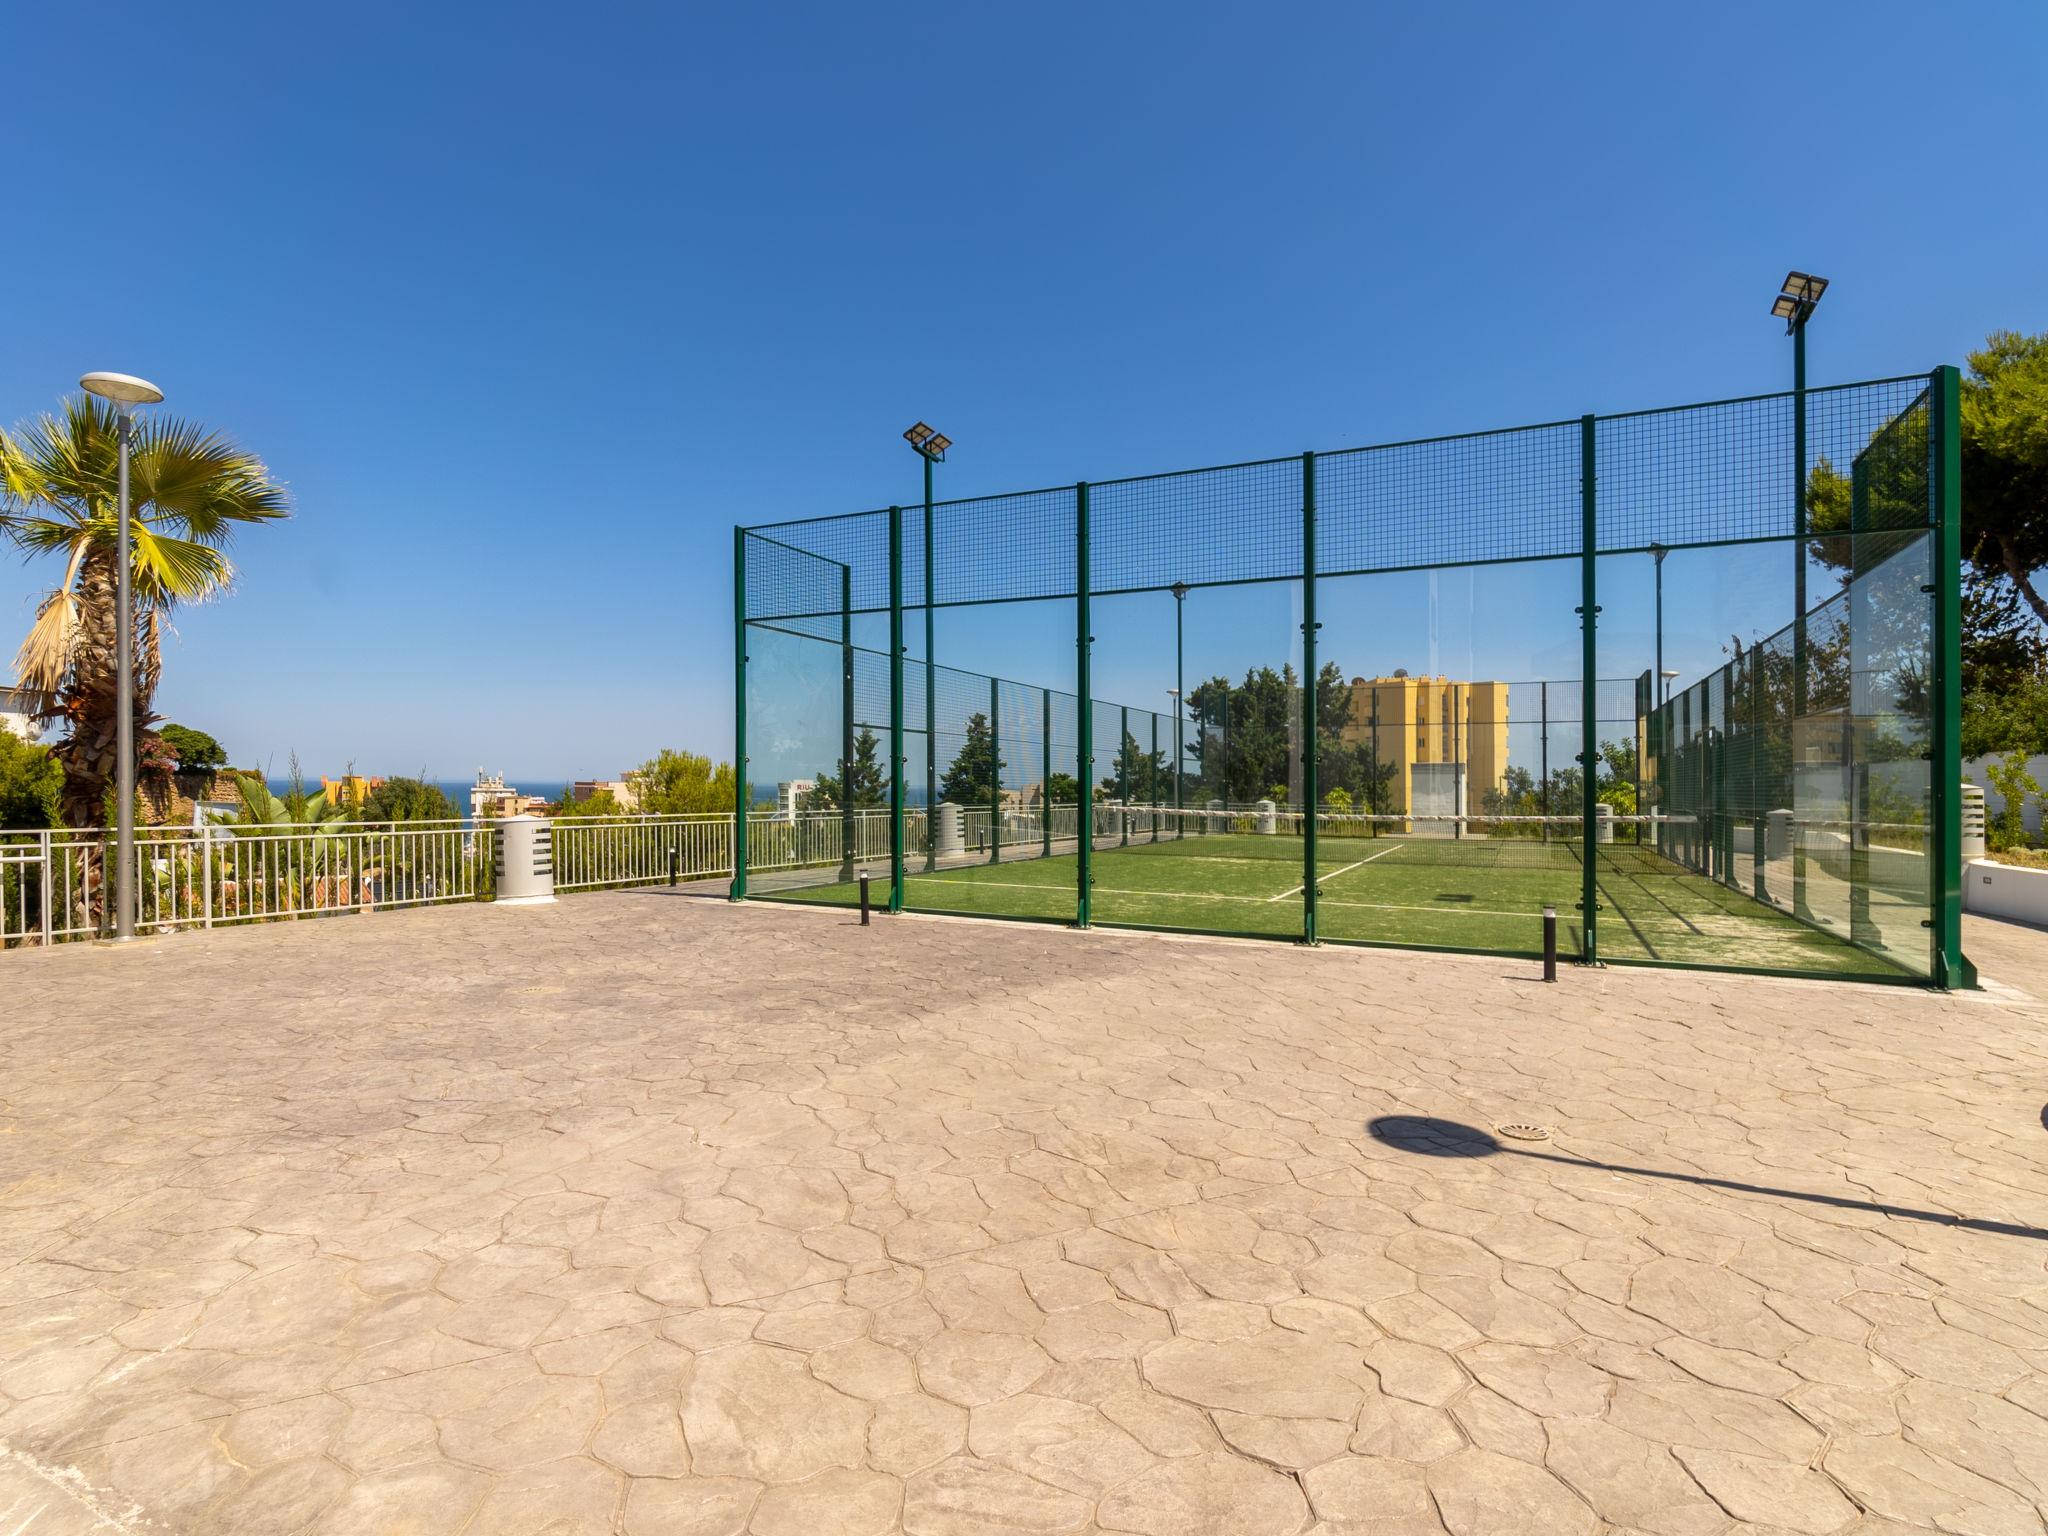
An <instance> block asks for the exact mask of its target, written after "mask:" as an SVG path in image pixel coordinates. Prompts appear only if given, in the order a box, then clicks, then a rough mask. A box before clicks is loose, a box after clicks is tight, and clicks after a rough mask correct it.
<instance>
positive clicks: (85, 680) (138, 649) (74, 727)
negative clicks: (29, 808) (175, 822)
mask: <svg viewBox="0 0 2048 1536" xmlns="http://www.w3.org/2000/svg"><path fill="white" fill-rule="evenodd" d="M116 585H117V583H116V580H115V567H114V561H113V559H112V557H111V556H110V555H107V554H104V553H101V552H99V551H94V552H93V553H91V554H89V555H87V556H86V558H85V563H84V565H83V566H82V567H81V568H80V570H79V573H78V628H77V631H76V632H75V633H74V634H73V636H72V642H71V668H70V672H69V673H68V675H67V676H66V678H65V680H64V688H63V692H62V693H61V695H60V696H59V701H58V707H59V711H60V714H61V716H62V718H63V719H64V721H65V724H66V727H67V729H66V734H65V737H64V739H63V740H62V741H60V742H59V743H58V744H57V757H58V759H59V760H60V761H61V762H62V763H63V764H64V797H63V813H64V819H65V821H66V822H67V823H69V824H70V825H71V826H74V827H100V826H105V825H107V824H108V822H109V821H110V820H111V819H112V817H111V812H112V806H111V804H110V802H109V800H108V795H109V794H110V793H111V791H112V790H113V788H114V784H115V782H116V779H117V777H118V771H119V765H120V754H119V741H120V737H119V725H120V713H119V701H118V698H117V694H118V691H119V690H118V682H119V676H118V672H117V670H116V655H115V652H116V644H115V636H116V635H117V634H118V633H119V630H118V629H117V628H116V622H115V611H114V610H115V604H116V602H117V598H118V593H117V591H116ZM135 661H136V665H135V698H134V704H133V709H134V721H135V751H136V758H137V775H136V778H137V787H138V788H139V789H140V790H141V791H142V793H143V795H144V797H145V799H147V800H149V801H151V802H153V803H155V804H157V805H158V806H162V805H165V804H167V803H168V799H167V790H168V787H169V786H168V782H164V783H159V782H158V781H159V780H164V781H167V780H168V768H169V759H168V754H167V752H166V749H165V748H164V745H163V742H162V740H161V739H160V738H159V737H158V736H157V734H156V733H155V732H154V731H152V730H150V729H149V726H150V724H151V723H152V722H153V721H154V720H155V718H156V717H155V715H153V714H152V713H151V712H150V707H149V706H150V700H151V697H152V696H153V695H154V693H155V692H156V681H157V677H158V675H159V673H160V672H161V670H162V659H161V651H160V649H159V647H158V643H157V624H156V620H155V616H154V615H144V616H142V617H141V619H140V620H139V621H138V622H137V624H136V626H135Z"/></svg>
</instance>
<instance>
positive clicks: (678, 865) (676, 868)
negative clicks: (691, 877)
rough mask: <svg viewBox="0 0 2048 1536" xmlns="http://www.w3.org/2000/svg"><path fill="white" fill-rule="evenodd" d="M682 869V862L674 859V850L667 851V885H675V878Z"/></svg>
mask: <svg viewBox="0 0 2048 1536" xmlns="http://www.w3.org/2000/svg"><path fill="white" fill-rule="evenodd" d="M682 868H683V861H682V860H681V859H679V858H677V857H676V851H675V849H673V848H671V849H669V851H668V883H669V884H670V885H674V884H675V883H676V876H677V875H679V874H680V873H682Z"/></svg>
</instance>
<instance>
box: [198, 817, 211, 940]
mask: <svg viewBox="0 0 2048 1536" xmlns="http://www.w3.org/2000/svg"><path fill="white" fill-rule="evenodd" d="M199 911H200V914H201V915H200V922H201V923H202V924H203V925H204V926H206V927H208V928H211V927H212V926H213V823H212V822H210V821H201V822H200V823H199Z"/></svg>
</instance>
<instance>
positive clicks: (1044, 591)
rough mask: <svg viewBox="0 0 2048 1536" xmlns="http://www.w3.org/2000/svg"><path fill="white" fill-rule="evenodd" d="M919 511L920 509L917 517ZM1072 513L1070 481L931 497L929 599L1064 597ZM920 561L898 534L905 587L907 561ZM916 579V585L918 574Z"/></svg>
mask: <svg viewBox="0 0 2048 1536" xmlns="http://www.w3.org/2000/svg"><path fill="white" fill-rule="evenodd" d="M923 515H924V513H923V509H922V508H920V509H919V511H918V518H917V520H918V521H922V519H923ZM1077 515H1078V514H1077V513H1076V510H1075V492H1074V490H1073V488H1072V487H1071V486H1069V487H1064V488H1061V489H1056V490H1049V491H1022V492H1019V493H1016V494H1014V495H1008V496H984V497H979V498H977V499H975V500H971V501H944V502H940V503H938V505H936V506H935V507H933V508H932V532H933V553H932V591H933V597H934V600H935V601H936V602H937V603H938V604H940V605H941V606H946V605H950V604H955V603H993V602H1006V601H1011V600H1014V599H1018V598H1046V597H1072V596H1073V595H1074V549H1075V535H1076V530H1077V527H1078V523H1077ZM923 559H924V554H923V551H922V550H921V549H916V548H913V546H912V544H911V542H910V540H909V538H908V537H907V536H906V537H905V539H904V555H903V560H904V565H905V568H906V569H905V573H904V587H905V590H906V592H907V591H908V590H909V589H910V587H911V586H912V582H911V581H910V573H909V570H908V567H909V566H910V565H911V564H912V563H913V561H915V562H917V563H919V564H920V566H921V564H922V561H923ZM916 585H918V586H920V587H921V586H922V577H921V576H920V578H919V580H918V582H917V583H916ZM904 601H905V602H906V603H907V602H908V601H909V599H908V598H907V597H906V598H905V599H904Z"/></svg>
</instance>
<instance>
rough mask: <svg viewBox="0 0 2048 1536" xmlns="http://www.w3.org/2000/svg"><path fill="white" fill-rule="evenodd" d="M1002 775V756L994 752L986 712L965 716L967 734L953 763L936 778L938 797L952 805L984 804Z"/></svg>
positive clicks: (994, 747)
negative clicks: (942, 776) (937, 781)
mask: <svg viewBox="0 0 2048 1536" xmlns="http://www.w3.org/2000/svg"><path fill="white" fill-rule="evenodd" d="M1002 775H1003V764H1002V759H1001V758H1000V757H999V756H998V755H997V753H996V741H995V736H994V734H993V733H992V732H991V731H990V730H989V728H988V716H987V715H984V714H979V713H977V714H972V715H969V716H968V717H967V738H966V740H965V741H964V742H962V743H961V746H960V752H959V755H958V756H956V757H955V758H954V759H953V766H952V767H950V768H948V769H947V770H946V775H945V777H944V778H943V779H941V780H940V781H939V798H940V799H942V800H950V801H952V802H953V804H955V805H986V804H988V802H989V801H990V800H991V799H992V798H994V796H995V793H996V786H997V785H998V784H999V783H1000V781H1001V779H1002Z"/></svg>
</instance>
